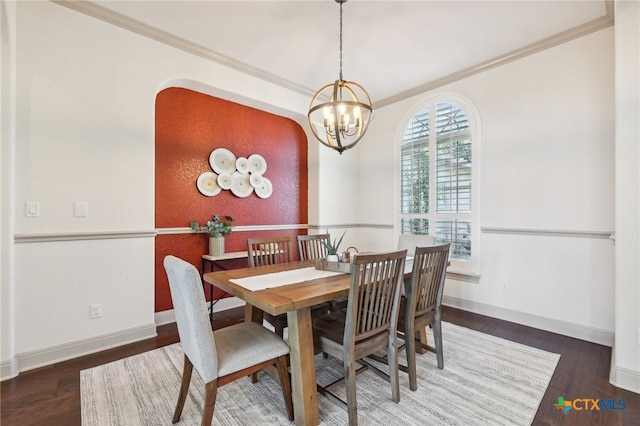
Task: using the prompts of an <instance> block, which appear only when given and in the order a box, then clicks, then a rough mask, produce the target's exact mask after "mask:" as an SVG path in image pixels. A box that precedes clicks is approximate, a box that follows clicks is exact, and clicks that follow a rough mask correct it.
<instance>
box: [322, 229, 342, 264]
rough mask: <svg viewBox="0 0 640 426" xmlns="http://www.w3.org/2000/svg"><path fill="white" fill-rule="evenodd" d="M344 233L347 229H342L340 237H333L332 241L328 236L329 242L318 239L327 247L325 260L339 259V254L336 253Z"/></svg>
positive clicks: (335, 260)
mask: <svg viewBox="0 0 640 426" xmlns="http://www.w3.org/2000/svg"><path fill="white" fill-rule="evenodd" d="M346 233H347V231H344V232H343V233H342V236H341V237H340V239H339V240H338V239H334V240H333V242H331V238H329V242H326V241H322V240H321V241H320V242H321V243H322V245H323V246H324V248H326V249H327V257H326V260H327V262H339V261H340V255H338V249H339V248H340V243H342V239H343V238H344V234H346Z"/></svg>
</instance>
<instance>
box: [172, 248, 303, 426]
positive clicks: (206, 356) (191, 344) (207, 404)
mask: <svg viewBox="0 0 640 426" xmlns="http://www.w3.org/2000/svg"><path fill="white" fill-rule="evenodd" d="M164 268H165V270H166V272H167V276H168V278H169V288H170V290H171V299H172V300H173V307H174V312H175V316H176V322H177V324H178V335H179V336H180V345H181V346H182V350H183V352H184V367H183V372H182V385H181V386H180V393H179V395H178V403H177V404H176V409H175V412H174V414H173V419H172V421H173V423H176V422H178V421H179V420H180V415H181V414H182V409H183V407H184V404H185V400H186V398H187V394H188V392H189V383H190V381H191V375H192V372H193V369H194V368H195V369H196V371H197V372H198V374H199V375H200V377H201V378H202V380H203V381H204V383H205V396H204V398H205V401H204V409H203V413H202V422H201V425H202V426H205V425H206V426H209V425H211V422H212V420H213V412H214V408H215V403H216V396H217V392H218V387H220V386H223V385H225V384H227V383H229V382H232V381H234V380H236V379H239V378H241V377H243V376H246V375H249V374H253V373H256V372H258V371H260V370H262V369H263V368H265V367H267V366H269V365H275V366H276V367H277V370H278V376H279V379H280V384H281V387H282V395H283V397H284V402H285V406H286V409H287V414H288V416H289V420H293V402H292V397H291V383H290V379H289V375H288V373H287V355H288V354H289V346H288V345H287V343H286V342H285V341H284V340H282V338H280V337H279V336H277V335H275V334H274V333H272V332H270V331H269V330H267V329H266V328H264V327H262V326H261V325H260V324H256V323H252V322H244V323H239V324H234V325H231V326H228V327H224V328H221V329H219V330H216V331H212V330H211V323H210V322H209V314H208V312H207V305H206V301H205V298H204V293H203V291H202V281H201V279H200V273H199V272H198V270H197V269H196V267H195V266H193V265H191V264H190V263H187V262H185V261H184V260H182V259H179V258H177V257H174V256H166V257H165V258H164Z"/></svg>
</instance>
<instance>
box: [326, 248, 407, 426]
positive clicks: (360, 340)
mask: <svg viewBox="0 0 640 426" xmlns="http://www.w3.org/2000/svg"><path fill="white" fill-rule="evenodd" d="M406 255H407V251H406V250H401V251H396V252H391V253H378V254H367V255H356V256H355V258H354V261H353V269H352V271H351V283H350V286H349V301H348V304H347V309H346V312H343V311H339V312H336V313H334V315H333V317H334V318H333V319H332V320H326V319H325V318H323V317H319V318H314V319H313V344H314V347H315V350H316V352H324V353H327V354H329V355H331V356H333V357H336V358H338V359H340V360H342V362H343V365H344V379H343V380H344V382H345V384H346V399H347V400H346V402H345V401H343V400H341V399H340V398H339V397H338V396H336V395H335V394H333V393H332V392H331V391H330V390H329V389H328V388H329V387H331V386H333V385H335V384H337V383H338V382H341V381H342V380H339V381H336V382H333V383H331V384H329V385H328V386H325V387H321V386H318V392H319V393H321V394H322V395H325V396H326V397H328V398H329V399H331V400H332V401H335V402H338V403H339V404H340V405H342V406H343V407H346V409H347V413H348V415H349V425H350V426H353V425H357V424H358V405H357V401H356V372H357V368H356V362H357V361H359V360H362V359H363V358H365V357H366V356H368V355H370V354H372V353H374V352H376V351H378V350H380V349H386V351H387V354H388V365H389V377H390V381H391V399H392V400H393V401H394V402H399V401H400V388H399V384H398V348H397V344H396V339H397V336H396V331H397V323H398V310H399V305H400V303H399V300H400V289H401V285H402V278H403V275H404V263H405V259H406Z"/></svg>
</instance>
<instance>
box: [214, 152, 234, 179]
mask: <svg viewBox="0 0 640 426" xmlns="http://www.w3.org/2000/svg"><path fill="white" fill-rule="evenodd" d="M209 165H210V166H211V168H212V169H213V171H214V172H216V173H218V174H220V173H225V172H226V173H229V174H231V173H233V172H235V171H236V156H235V155H233V152H231V151H229V150H228V149H226V148H218V149H214V150H213V152H212V153H211V155H209Z"/></svg>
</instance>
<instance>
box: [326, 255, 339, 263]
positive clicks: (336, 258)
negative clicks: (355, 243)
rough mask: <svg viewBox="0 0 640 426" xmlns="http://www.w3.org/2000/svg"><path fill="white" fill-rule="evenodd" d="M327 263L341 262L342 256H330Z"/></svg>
mask: <svg viewBox="0 0 640 426" xmlns="http://www.w3.org/2000/svg"><path fill="white" fill-rule="evenodd" d="M327 262H340V256H338V255H337V254H328V255H327Z"/></svg>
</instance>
